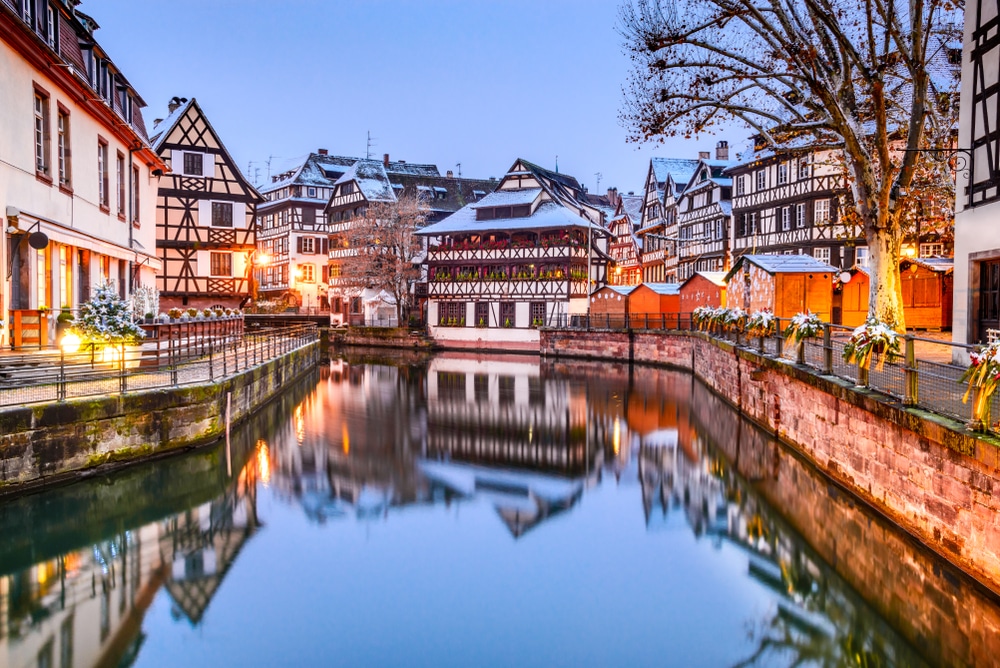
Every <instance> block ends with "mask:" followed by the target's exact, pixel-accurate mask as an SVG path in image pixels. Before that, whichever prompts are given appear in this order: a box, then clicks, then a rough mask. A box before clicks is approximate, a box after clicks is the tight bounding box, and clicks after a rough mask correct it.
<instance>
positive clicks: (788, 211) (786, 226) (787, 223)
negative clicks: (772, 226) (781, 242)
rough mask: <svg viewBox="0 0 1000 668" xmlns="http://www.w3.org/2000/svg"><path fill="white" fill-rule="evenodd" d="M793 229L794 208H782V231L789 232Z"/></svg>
mask: <svg viewBox="0 0 1000 668" xmlns="http://www.w3.org/2000/svg"><path fill="white" fill-rule="evenodd" d="M791 229H792V207H790V206H783V207H781V231H782V232H788V231H789V230H791Z"/></svg>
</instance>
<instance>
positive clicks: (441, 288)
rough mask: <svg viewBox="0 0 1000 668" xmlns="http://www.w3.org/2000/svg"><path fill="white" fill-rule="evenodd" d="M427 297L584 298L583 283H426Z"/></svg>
mask: <svg viewBox="0 0 1000 668" xmlns="http://www.w3.org/2000/svg"><path fill="white" fill-rule="evenodd" d="M427 296H428V297H429V298H431V299H458V300H463V301H477V300H497V301H507V300H510V301H531V300H537V301H543V300H545V301H552V300H558V299H570V298H575V297H586V296H587V281H586V279H582V280H570V279H565V278H564V279H551V280H545V279H543V280H526V281H510V280H500V281H492V280H472V281H459V280H453V281H430V282H429V283H427Z"/></svg>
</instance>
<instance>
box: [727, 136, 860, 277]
mask: <svg viewBox="0 0 1000 668" xmlns="http://www.w3.org/2000/svg"><path fill="white" fill-rule="evenodd" d="M755 149H756V150H755V151H754V152H753V153H752V154H750V155H749V156H748V157H747V158H746V159H745V160H743V161H741V162H740V164H739V165H737V166H735V167H732V168H731V169H730V170H729V171H728V174H729V175H731V176H732V178H733V220H734V232H733V254H734V255H735V256H739V255H743V254H744V253H750V254H786V255H788V254H805V255H812V256H813V257H815V258H816V259H817V260H819V261H821V262H826V263H827V264H832V265H833V266H835V267H849V266H851V265H852V264H854V263H859V264H866V263H867V248H866V247H865V245H864V244H865V241H864V235H863V233H862V230H860V229H858V228H857V227H856V226H849V225H845V224H844V222H843V221H841V219H840V212H839V208H838V202H839V200H840V197H841V196H842V195H843V194H844V192H845V188H846V184H845V180H844V169H843V166H842V165H841V164H840V163H839V161H838V160H837V159H836V157H835V156H834V154H833V152H831V151H810V150H804V151H800V152H787V153H775V152H774V151H772V150H770V149H769V148H765V147H764V146H762V145H759V144H758V145H757V146H755Z"/></svg>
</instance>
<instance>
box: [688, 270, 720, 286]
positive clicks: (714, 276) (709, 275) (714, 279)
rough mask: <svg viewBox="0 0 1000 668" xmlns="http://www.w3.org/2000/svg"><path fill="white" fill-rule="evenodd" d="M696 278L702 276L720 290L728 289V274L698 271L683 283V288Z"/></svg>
mask: <svg viewBox="0 0 1000 668" xmlns="http://www.w3.org/2000/svg"><path fill="white" fill-rule="evenodd" d="M695 276H701V277H702V278H704V279H705V280H707V281H710V282H711V283H714V284H715V285H718V286H719V287H720V288H724V287H726V272H724V271H696V272H694V273H693V274H691V276H689V277H688V278H687V280H685V281H684V282H683V283H681V286H684V285H687V284H688V281H691V280H693V279H694V277H695Z"/></svg>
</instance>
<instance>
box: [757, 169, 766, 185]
mask: <svg viewBox="0 0 1000 668" xmlns="http://www.w3.org/2000/svg"><path fill="white" fill-rule="evenodd" d="M766 187H767V171H766V170H763V169H761V170H758V171H757V190H763V189H764V188H766Z"/></svg>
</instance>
